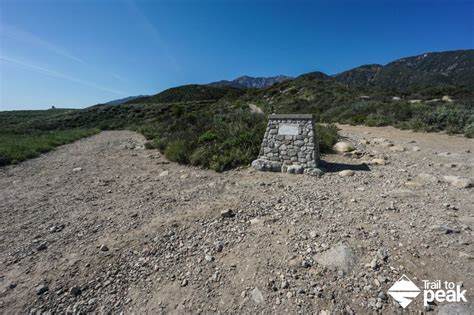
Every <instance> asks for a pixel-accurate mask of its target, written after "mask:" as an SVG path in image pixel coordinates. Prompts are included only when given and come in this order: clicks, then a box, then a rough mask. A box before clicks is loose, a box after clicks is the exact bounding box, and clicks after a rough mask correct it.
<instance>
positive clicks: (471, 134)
mask: <svg viewBox="0 0 474 315" xmlns="http://www.w3.org/2000/svg"><path fill="white" fill-rule="evenodd" d="M463 133H464V135H465V136H466V137H468V138H474V123H470V124H469V125H467V126H466V127H464V130H463Z"/></svg>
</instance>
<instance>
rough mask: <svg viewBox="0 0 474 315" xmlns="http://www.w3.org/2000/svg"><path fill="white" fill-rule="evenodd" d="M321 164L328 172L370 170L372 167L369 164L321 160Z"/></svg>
mask: <svg viewBox="0 0 474 315" xmlns="http://www.w3.org/2000/svg"><path fill="white" fill-rule="evenodd" d="M319 166H320V167H323V168H325V170H326V172H327V173H336V172H340V171H344V170H352V171H363V172H367V171H370V167H369V166H368V165H367V164H347V163H332V162H326V161H323V160H321V161H320V164H319Z"/></svg>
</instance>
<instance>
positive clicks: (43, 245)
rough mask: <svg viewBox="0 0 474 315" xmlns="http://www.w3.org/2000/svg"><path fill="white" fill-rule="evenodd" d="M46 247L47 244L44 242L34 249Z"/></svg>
mask: <svg viewBox="0 0 474 315" xmlns="http://www.w3.org/2000/svg"><path fill="white" fill-rule="evenodd" d="M47 248H48V245H47V244H46V243H41V244H40V245H39V246H38V247H36V250H38V251H40V250H45V249H47Z"/></svg>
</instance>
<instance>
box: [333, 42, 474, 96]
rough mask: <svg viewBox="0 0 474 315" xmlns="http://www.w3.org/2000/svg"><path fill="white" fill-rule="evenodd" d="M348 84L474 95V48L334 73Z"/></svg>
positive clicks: (350, 85) (342, 81)
mask: <svg viewBox="0 0 474 315" xmlns="http://www.w3.org/2000/svg"><path fill="white" fill-rule="evenodd" d="M334 78H335V79H336V80H337V81H338V82H340V83H342V84H343V85H344V86H346V87H352V88H362V89H365V90H369V89H370V88H378V89H381V90H384V91H387V92H388V91H399V92H405V93H406V92H412V93H413V92H416V91H420V90H423V89H427V88H429V89H434V88H437V87H438V88H443V87H444V88H447V89H448V91H450V92H451V93H455V94H465V93H468V94H471V95H472V94H474V50H457V51H447V52H431V53H425V54H422V55H418V56H413V57H407V58H402V59H398V60H395V61H393V62H390V63H388V64H386V65H384V66H381V65H364V66H361V67H358V68H355V69H351V70H348V71H345V72H342V73H340V74H337V75H335V76H334Z"/></svg>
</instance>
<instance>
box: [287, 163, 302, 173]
mask: <svg viewBox="0 0 474 315" xmlns="http://www.w3.org/2000/svg"><path fill="white" fill-rule="evenodd" d="M286 172H287V173H288V174H303V172H304V166H302V165H289V166H288V167H287V168H286Z"/></svg>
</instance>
